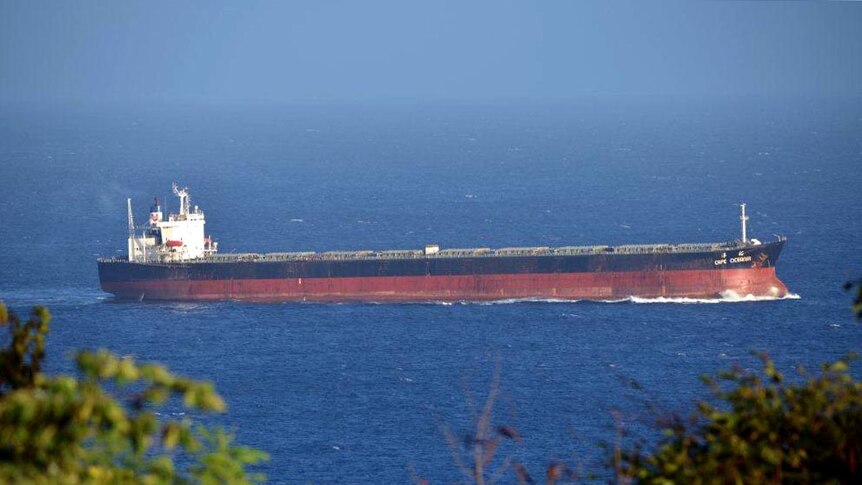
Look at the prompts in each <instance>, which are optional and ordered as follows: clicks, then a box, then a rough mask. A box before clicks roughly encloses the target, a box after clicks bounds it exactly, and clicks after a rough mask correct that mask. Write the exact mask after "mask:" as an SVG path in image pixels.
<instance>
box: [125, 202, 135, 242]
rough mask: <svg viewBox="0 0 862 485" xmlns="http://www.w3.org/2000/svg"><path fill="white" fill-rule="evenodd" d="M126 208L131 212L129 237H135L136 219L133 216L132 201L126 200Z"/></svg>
mask: <svg viewBox="0 0 862 485" xmlns="http://www.w3.org/2000/svg"><path fill="white" fill-rule="evenodd" d="M126 207H127V209H128V211H129V237H130V238H132V237H135V217H134V216H133V215H132V199H126Z"/></svg>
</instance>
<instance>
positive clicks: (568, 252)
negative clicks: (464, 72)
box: [98, 240, 788, 302]
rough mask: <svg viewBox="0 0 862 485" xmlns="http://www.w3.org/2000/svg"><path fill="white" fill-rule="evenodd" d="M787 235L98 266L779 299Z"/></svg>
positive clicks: (156, 276)
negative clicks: (691, 242) (754, 240)
mask: <svg viewBox="0 0 862 485" xmlns="http://www.w3.org/2000/svg"><path fill="white" fill-rule="evenodd" d="M783 244H784V241H783V240H779V241H777V242H770V243H764V244H761V243H751V242H745V243H742V242H732V243H716V244H698V245H678V246H675V245H652V246H619V247H616V248H614V247H607V246H598V247H584V248H556V249H554V248H523V249H521V250H520V253H522V254H517V253H518V252H514V253H516V254H510V253H506V251H505V250H497V251H494V250H489V249H487V250H459V251H460V253H459V254H456V255H447V254H443V253H444V252H441V253H438V254H430V255H429V254H425V253H422V252H421V251H415V252H407V251H404V252H399V253H400V254H401V257H398V256H397V255H396V256H392V255H391V254H386V253H396V252H383V253H373V252H370V251H367V252H355V253H336V254H332V253H283V254H249V255H226V256H212V257H205V258H200V259H196V260H193V261H177V262H134V261H127V260H119V259H101V260H99V262H98V265H99V278H100V281H101V286H102V289H103V290H104V291H106V292H108V293H112V294H113V295H115V296H116V297H117V298H119V299H131V300H250V301H321V302H341V301H375V302H390V301H402V302H411V301H488V300H505V299H566V300H615V299H622V298H627V297H645V298H656V297H685V298H719V297H721V296H723V295H726V294H727V293H728V292H733V293H735V294H737V295H753V296H756V297H776V298H778V297H783V296H786V295H787V293H788V290H787V287H786V286H785V285H784V283H782V282H781V281H780V280H779V279H778V277H777V276H776V273H775V265H776V263H777V261H778V257H779V255H780V253H781V249H782V247H783ZM407 253H409V254H407ZM523 253H530V254H523ZM404 254H407V255H406V256H404Z"/></svg>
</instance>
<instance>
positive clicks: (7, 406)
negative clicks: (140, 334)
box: [0, 303, 267, 484]
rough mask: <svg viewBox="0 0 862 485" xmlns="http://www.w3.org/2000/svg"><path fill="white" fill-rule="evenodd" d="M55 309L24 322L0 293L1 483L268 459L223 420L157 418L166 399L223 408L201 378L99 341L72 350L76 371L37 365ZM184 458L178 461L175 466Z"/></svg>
mask: <svg viewBox="0 0 862 485" xmlns="http://www.w3.org/2000/svg"><path fill="white" fill-rule="evenodd" d="M50 321H51V316H50V314H49V313H48V310H47V309H45V308H42V307H37V308H34V309H33V312H32V315H31V316H30V318H29V319H28V320H27V321H26V322H22V321H21V319H20V318H19V317H18V316H17V315H15V314H14V313H11V312H9V311H8V309H7V308H6V306H5V305H3V304H2V303H0V326H4V327H6V328H7V329H8V331H9V336H8V345H7V346H6V347H5V348H3V349H2V351H0V483H60V484H77V483H146V484H150V483H152V484H161V483H206V484H209V483H253V482H258V481H262V480H263V477H262V476H261V475H260V474H253V473H247V472H246V467H247V466H248V465H253V464H255V463H258V462H260V461H262V460H265V459H267V455H266V454H265V453H263V452H261V451H258V450H254V449H251V448H246V447H238V446H234V445H233V444H232V440H233V436H232V435H230V434H229V433H227V432H225V431H224V430H222V429H207V428H206V427H205V426H203V425H200V424H194V423H193V421H192V420H191V419H189V418H184V419H182V420H179V421H176V420H160V419H158V418H157V416H158V413H157V412H156V410H157V409H159V408H160V407H161V406H164V405H165V404H167V403H168V402H169V401H170V400H172V399H175V400H177V401H181V402H182V405H183V407H184V408H185V409H187V410H190V411H193V412H223V411H224V410H225V403H224V401H223V400H222V399H221V397H219V395H218V394H216V392H215V390H214V389H213V386H212V385H211V384H209V383H207V382H198V381H194V380H191V379H187V378H184V377H180V376H175V375H173V374H171V373H170V372H169V371H168V370H167V369H166V368H164V367H162V366H159V365H154V364H138V363H136V362H135V361H134V360H133V359H131V358H129V357H122V358H120V357H117V356H115V355H113V354H111V353H109V352H107V351H105V350H100V351H98V352H81V353H78V354H77V356H76V358H75V362H76V364H77V368H78V372H79V375H80V377H78V378H75V377H70V376H62V375H61V376H47V375H45V374H43V373H42V372H41V366H42V362H43V360H44V359H45V339H46V336H47V334H48V330H49V322H50ZM178 464H181V465H182V466H178Z"/></svg>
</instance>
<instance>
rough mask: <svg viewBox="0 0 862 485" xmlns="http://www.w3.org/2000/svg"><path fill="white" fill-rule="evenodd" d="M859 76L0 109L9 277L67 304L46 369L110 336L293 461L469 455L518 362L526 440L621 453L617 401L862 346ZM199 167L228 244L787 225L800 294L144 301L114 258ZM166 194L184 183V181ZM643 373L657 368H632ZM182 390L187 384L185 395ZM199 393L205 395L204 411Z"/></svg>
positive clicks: (516, 401)
mask: <svg viewBox="0 0 862 485" xmlns="http://www.w3.org/2000/svg"><path fill="white" fill-rule="evenodd" d="M860 133H862V102H860V100H859V99H810V100H790V99H769V100H763V99H715V100H691V99H688V100H684V99H677V98H616V99H602V100H591V101H572V102H568V103H559V104H530V103H521V104H517V103H504V104H499V105H493V104H484V105H477V104H447V105H416V104H413V105H410V104H401V105H387V106H371V105H352V106H326V105H309V106H298V107H297V106H268V107H263V106H259V107H242V108H240V107H229V106H224V107H201V106H187V107H183V108H178V107H170V108H164V107H157V106H150V107H128V108H100V109H95V108H88V107H83V106H64V107H62V108H52V109H48V108H38V109H36V108H34V109H20V108H18V109H7V110H2V111H0V187H2V190H0V207H2V209H3V210H2V215H0V261H2V264H0V299H2V300H4V301H5V302H6V303H7V304H9V305H10V306H12V307H13V308H14V309H17V310H18V311H19V312H26V311H27V308H28V307H29V306H31V305H35V304H46V305H48V306H49V307H50V309H51V311H52V312H53V314H54V316H55V320H54V323H53V327H52V333H51V336H50V339H49V348H48V354H49V362H48V368H49V370H50V371H56V372H69V371H71V364H70V363H69V361H68V357H69V356H70V355H71V353H72V352H73V351H74V350H75V349H92V348H99V347H106V348H109V349H111V350H113V351H115V352H117V353H119V354H121V355H132V356H135V357H136V358H137V359H140V360H146V361H159V362H163V363H165V364H167V365H168V366H169V367H170V368H171V369H173V370H175V371H177V372H180V373H183V374H187V375H190V376H193V377H195V378H200V379H210V380H212V381H214V382H215V384H216V386H217V389H218V390H219V391H220V393H221V394H222V395H223V396H224V397H225V399H226V400H227V402H228V405H229V412H228V413H227V414H226V415H224V416H220V417H218V418H216V419H215V420H216V421H217V422H218V423H221V424H224V425H226V426H230V427H235V430H236V434H237V439H238V441H239V442H241V443H243V444H247V445H251V446H254V447H258V448H261V449H264V450H266V451H267V452H269V453H270V455H271V461H270V462H268V463H267V464H266V465H264V466H263V467H261V468H262V470H263V471H264V472H266V473H267V474H268V476H269V478H270V480H271V481H272V482H275V483H282V482H283V483H305V482H308V481H312V482H315V483H393V482H395V483H397V482H407V481H409V480H410V479H411V477H412V476H423V477H428V478H431V479H432V480H433V482H434V483H448V482H451V481H454V480H457V479H459V476H460V475H459V471H458V469H457V467H455V466H454V465H453V463H452V457H451V450H450V449H449V447H448V445H447V443H446V440H445V438H444V436H443V433H442V431H441V428H442V427H444V426H448V427H449V428H450V429H451V430H452V431H453V432H454V433H455V434H457V435H459V436H461V435H464V434H466V433H468V432H469V431H470V423H471V407H470V401H471V396H472V399H475V400H478V401H479V403H480V404H481V402H482V399H483V398H484V395H486V394H487V391H488V387H489V385H490V381H491V374H492V373H493V369H494V366H495V363H496V362H499V363H500V365H501V369H502V370H501V376H500V378H501V389H502V396H501V398H500V400H499V403H498V406H497V407H496V414H495V416H496V422H497V423H499V424H508V425H511V426H513V427H515V428H516V429H518V430H519V432H520V433H521V434H522V435H523V437H524V439H523V441H521V442H520V443H517V444H512V445H509V446H507V447H506V449H505V450H504V453H505V454H506V455H508V456H511V457H513V458H515V459H518V460H521V461H523V462H524V463H526V464H527V465H528V468H529V469H530V470H531V471H532V473H533V474H534V475H538V476H541V474H542V470H543V467H544V466H545V465H546V464H547V463H548V461H549V460H551V459H555V458H556V459H564V460H567V461H568V462H569V463H570V464H572V465H575V466H578V467H580V468H581V469H583V470H594V471H601V464H600V462H601V460H602V458H603V456H604V455H603V452H602V451H601V449H600V448H599V447H598V446H597V444H598V442H599V441H601V440H613V439H614V433H615V430H614V428H615V424H614V418H613V417H612V411H613V410H620V413H621V416H623V419H624V420H625V422H626V424H627V425H628V426H630V427H632V429H636V430H640V431H641V432H644V433H649V431H648V430H647V429H646V428H644V425H643V423H644V420H646V419H648V418H649V417H648V416H646V415H645V412H644V401H651V402H654V403H655V404H657V405H658V406H659V407H660V408H661V409H663V410H666V411H669V412H687V410H688V409H690V405H691V403H692V402H694V401H696V400H699V399H702V398H704V397H705V396H706V395H707V391H706V390H705V389H704V388H703V386H702V385H701V384H700V383H699V380H698V377H699V376H700V375H702V374H704V373H712V372H716V371H718V370H721V369H726V368H728V367H729V366H730V365H732V364H733V363H740V364H742V365H743V366H746V367H754V366H756V359H755V358H754V357H752V356H751V354H750V351H752V350H757V351H768V352H769V353H770V355H772V356H773V357H774V358H775V359H776V360H777V361H778V362H779V364H780V365H782V366H784V367H785V368H789V367H791V366H793V365H795V364H803V365H805V366H807V367H815V366H817V365H818V364H819V363H822V362H824V361H828V360H833V359H836V358H839V357H841V356H842V355H844V354H845V353H847V352H848V351H853V350H856V351H858V350H859V349H860V343H862V327H860V326H859V325H858V324H855V323H854V322H853V321H852V319H851V316H850V312H849V296H848V295H847V294H845V293H844V292H843V291H842V290H841V285H842V283H843V282H844V281H845V280H847V279H849V278H851V277H854V276H858V275H859V274H860V272H862V264H860V263H862V261H860V258H859V254H860V251H859V249H860V245H859V242H858V239H857V238H858V235H859V234H860V232H862V222H860V218H859V216H858V208H859V206H860V202H862V197H860V195H859V194H860V193H862V191H860V187H862V170H860V162H862V137H860ZM172 181H177V182H179V183H181V184H183V185H188V186H189V187H190V188H191V193H192V197H193V201H192V202H193V203H195V204H199V205H200V206H201V207H202V209H203V210H204V211H205V212H206V215H207V231H208V232H209V233H212V234H213V236H214V237H215V238H216V239H217V240H218V241H220V249H221V250H222V251H224V252H231V251H236V252H249V251H255V252H266V251H290V250H317V251H322V250H336V249H344V250H347V249H395V248H419V247H421V246H422V245H424V244H426V243H432V242H433V243H439V244H441V246H444V247H477V246H478V247H502V246H555V245H569V244H572V245H577V244H626V243H651V242H707V241H725V240H729V239H734V238H737V237H738V235H739V221H738V219H737V217H738V208H737V207H736V206H735V204H738V203H739V202H743V201H744V202H747V203H748V204H749V210H750V212H751V214H750V215H751V221H750V225H749V227H750V234H751V235H753V236H755V237H759V238H761V239H770V238H772V237H773V236H772V234H774V233H780V234H784V235H786V236H788V237H789V241H788V244H787V245H786V247H785V251H784V253H783V255H782V257H781V260H780V262H779V265H778V274H779V276H780V277H781V279H782V280H783V281H784V282H785V283H786V284H787V286H788V287H789V288H790V289H791V291H792V292H793V293H795V294H797V295H799V298H798V299H788V300H781V301H765V302H736V303H729V302H726V303H719V304H699V303H697V302H685V303H681V302H677V303H649V304H646V303H637V302H632V301H626V302H618V303H589V302H574V303H559V302H508V303H506V302H504V303H498V304H454V305H444V304H396V305H379V304H339V305H334V304H332V305H330V304H248V303H236V302H220V303H200V304H198V303H194V304H193V303H120V302H115V301H113V300H112V299H111V298H110V297H108V296H107V295H105V294H103V293H102V292H100V290H99V285H98V277H97V273H96V265H95V258H96V257H98V256H110V255H117V254H121V253H122V252H123V251H124V247H125V241H124V237H125V230H126V229H125V227H126V220H125V217H126V215H125V199H126V197H132V198H133V203H134V205H135V207H136V209H137V212H136V215H137V217H138V218H142V217H145V216H146V208H147V206H148V204H149V201H150V200H151V198H152V197H153V196H160V197H162V198H165V197H167V196H169V194H170V192H169V191H170V184H171V182H172ZM167 198H168V200H169V202H170V203H169V207H171V208H174V210H175V209H176V201H175V199H174V198H173V197H172V196H170V197H167ZM632 382H637V383H639V384H640V386H642V387H643V390H636V389H633V386H632ZM176 411H177V412H179V411H180V410H176ZM196 418H197V417H196Z"/></svg>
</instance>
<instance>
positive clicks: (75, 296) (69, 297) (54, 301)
mask: <svg viewBox="0 0 862 485" xmlns="http://www.w3.org/2000/svg"><path fill="white" fill-rule="evenodd" d="M110 298H111V295H108V294H107V293H104V292H102V291H101V290H94V289H90V288H21V289H15V290H7V291H0V301H3V302H5V303H6V304H7V305H11V306H16V307H17V306H33V305H45V306H48V307H51V306H57V305H90V304H97V303H102V302H103V301H105V300H108V299H110Z"/></svg>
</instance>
